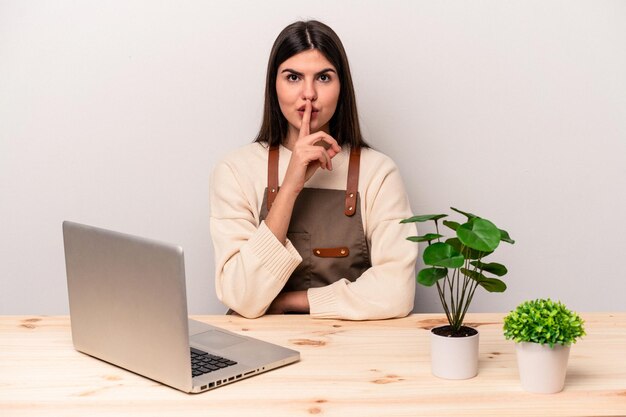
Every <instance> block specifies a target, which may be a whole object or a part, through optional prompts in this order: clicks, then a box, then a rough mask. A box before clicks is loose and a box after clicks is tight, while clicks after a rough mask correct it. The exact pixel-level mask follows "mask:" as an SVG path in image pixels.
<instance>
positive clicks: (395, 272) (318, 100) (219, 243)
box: [210, 21, 417, 320]
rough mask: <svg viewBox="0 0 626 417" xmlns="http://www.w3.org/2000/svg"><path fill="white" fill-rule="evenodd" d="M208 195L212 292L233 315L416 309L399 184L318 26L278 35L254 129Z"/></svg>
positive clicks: (334, 40) (374, 314) (379, 315)
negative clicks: (370, 137)
mask: <svg viewBox="0 0 626 417" xmlns="http://www.w3.org/2000/svg"><path fill="white" fill-rule="evenodd" d="M210 194H211V235H212V239H213V245H214V248H215V262H216V277H215V279H216V289H217V296H218V298H219V299H220V300H221V301H222V302H223V303H224V304H225V305H227V306H228V307H229V308H230V309H231V310H232V311H234V312H236V313H239V314H241V315H242V316H245V317H248V318H254V317H259V316H261V315H263V314H282V313H310V314H311V316H313V317H320V318H338V319H351V320H368V319H384V318H391V317H403V316H406V315H407V314H409V313H410V312H411V310H412V309H413V299H414V295H415V277H414V268H415V260H416V257H417V252H416V250H415V246H414V244H413V243H411V242H408V241H407V240H406V237H407V236H411V235H413V234H415V226H414V225H413V224H400V223H399V221H400V220H401V219H403V218H406V217H410V216H411V208H410V206H409V202H408V199H407V196H406V192H405V189H404V185H403V183H402V179H401V178H400V174H399V172H398V169H397V168H396V166H395V164H394V163H393V161H391V160H390V159H389V158H388V157H386V156H385V155H383V154H381V153H379V152H377V151H374V150H372V149H371V148H370V147H369V146H368V145H367V144H366V143H365V141H364V140H363V137H362V136H361V132H360V127H359V121H358V115H357V108H356V100H355V95H354V89H353V86H352V78H351V75H350V68H349V66H348V59H347V57H346V54H345V51H344V49H343V45H342V44H341V41H340V40H339V38H338V36H337V35H336V34H335V32H334V31H333V30H332V29H331V28H329V27H328V26H326V25H324V24H323V23H320V22H317V21H307V22H296V23H293V24H291V25H289V26H287V27H286V28H285V29H284V30H283V31H282V32H281V33H280V34H279V36H278V38H277V39H276V41H275V42H274V46H273V47H272V51H271V54H270V58H269V63H268V67H267V81H266V88H265V108H264V114H263V123H262V126H261V130H260V132H259V134H258V136H257V138H256V140H255V142H254V143H252V144H250V145H247V146H244V147H243V148H241V149H238V150H237V151H235V152H233V153H232V154H231V155H229V156H228V157H226V158H225V159H224V160H223V161H221V162H220V163H219V164H218V165H217V167H216V168H215V170H214V172H213V176H212V179H211V189H210Z"/></svg>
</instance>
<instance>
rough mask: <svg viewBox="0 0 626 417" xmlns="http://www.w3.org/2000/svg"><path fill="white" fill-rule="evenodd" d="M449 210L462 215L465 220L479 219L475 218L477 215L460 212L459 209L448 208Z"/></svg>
mask: <svg viewBox="0 0 626 417" xmlns="http://www.w3.org/2000/svg"><path fill="white" fill-rule="evenodd" d="M450 208H451V209H452V210H454V211H456V212H457V213H461V214H462V215H464V216H465V217H467V220H472V219H480V217H478V216H477V215H475V214H472V213H466V212H464V211H461V210H459V209H457V208H454V207H450Z"/></svg>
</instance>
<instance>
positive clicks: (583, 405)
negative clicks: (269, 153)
mask: <svg viewBox="0 0 626 417" xmlns="http://www.w3.org/2000/svg"><path fill="white" fill-rule="evenodd" d="M503 316H504V314H468V316H467V318H466V322H467V323H469V324H471V325H473V326H476V328H477V329H478V330H479V331H480V360H479V374H478V376H477V377H475V378H473V379H469V380H464V381H449V380H444V379H439V378H436V377H434V376H432V375H431V373H430V344H429V331H428V330H429V329H430V328H432V327H434V326H436V325H439V324H442V323H443V320H444V319H443V316H442V315H435V314H417V315H412V316H409V317H406V318H403V319H397V320H383V321H370V322H348V321H338V320H315V319H312V318H310V317H309V316H266V317H262V318H260V319H256V320H247V319H244V318H241V317H234V316H194V317H193V318H195V319H196V320H200V321H205V322H208V323H211V324H214V325H217V326H220V327H223V328H226V329H228V330H231V331H234V332H237V333H242V334H246V335H249V336H253V337H256V338H259V339H262V340H266V341H269V342H272V343H276V344H280V345H283V346H287V347H290V348H293V349H296V350H298V351H300V353H301V356H302V360H301V361H300V362H298V363H295V364H292V365H288V366H286V367H283V368H279V369H277V370H273V371H271V372H267V373H264V374H260V375H258V376H255V377H252V378H249V379H245V380H241V381H239V382H236V383H233V384H230V385H226V386H224V387H221V388H218V389H216V390H213V391H208V392H204V393H201V394H185V393H182V392H179V391H177V390H175V389H172V388H169V387H167V386H164V385H161V384H159V383H156V382H154V381H151V380H149V379H146V378H143V377H141V376H139V375H136V374H133V373H131V372H128V371H125V370H123V369H120V368H117V367H115V366H112V365H110V364H107V363H105V362H102V361H100V360H97V359H94V358H92V357H90V356H87V355H84V354H82V353H79V352H76V351H75V350H74V349H73V346H72V340H71V333H70V322H69V318H68V317H42V316H39V317H26V316H4V317H0V416H2V417H13V416H44V415H46V416H47V415H49V416H65V417H67V416H81V417H83V416H86V415H88V416H124V415H134V416H220V417H225V416H257V415H258V416H289V417H293V416H311V415H322V416H359V417H362V416H418V415H419V416H429V415H433V416H434V415H437V416H473V415H476V416H516V415H519V416H626V313H587V314H584V313H582V314H581V316H582V317H583V318H584V319H585V322H586V323H585V326H586V331H587V336H586V337H585V338H583V339H582V340H580V341H579V342H578V343H576V344H574V345H573V347H572V351H571V356H570V362H569V367H568V375H567V380H566V383H565V389H564V391H563V392H561V393H558V394H552V395H545V394H543V395H542V394H531V393H528V392H525V391H523V390H522V388H521V386H520V383H519V378H518V373H517V364H516V359H515V347H514V344H513V342H510V341H506V340H505V339H504V337H503V336H502V318H503Z"/></svg>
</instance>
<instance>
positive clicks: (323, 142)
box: [281, 100, 341, 195]
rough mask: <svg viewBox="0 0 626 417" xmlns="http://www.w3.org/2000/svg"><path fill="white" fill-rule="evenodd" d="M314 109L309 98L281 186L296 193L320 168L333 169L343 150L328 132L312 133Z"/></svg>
mask: <svg viewBox="0 0 626 417" xmlns="http://www.w3.org/2000/svg"><path fill="white" fill-rule="evenodd" d="M312 109H313V105H312V104H311V102H310V101H309V100H307V101H306V103H305V108H304V115H303V116H302V124H301V125H300V132H299V135H298V140H296V142H295V144H294V145H293V149H292V151H291V159H290V160H289V165H288V167H287V173H286V174H285V178H284V180H283V183H282V185H281V188H284V189H286V190H287V191H291V192H293V193H295V194H296V195H297V194H299V193H300V191H302V189H303V188H304V184H305V183H306V182H307V181H308V180H309V179H310V178H311V177H312V176H313V174H314V173H315V171H317V170H318V169H319V168H321V169H328V170H332V169H333V164H332V159H333V158H334V157H335V155H337V154H338V153H339V152H341V147H339V144H337V141H336V140H335V139H334V138H333V137H332V136H330V135H329V134H328V133H326V132H323V131H319V132H315V133H313V134H311V112H312Z"/></svg>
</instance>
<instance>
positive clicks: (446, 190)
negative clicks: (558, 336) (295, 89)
mask: <svg viewBox="0 0 626 417" xmlns="http://www.w3.org/2000/svg"><path fill="white" fill-rule="evenodd" d="M303 18H305V19H306V18H317V19H319V20H321V21H324V22H326V23H327V24H329V25H330V26H331V27H333V28H334V29H335V31H336V32H337V33H338V34H339V36H340V37H341V38H342V40H343V42H344V45H345V47H346V50H347V52H348V56H349V59H350V64H351V67H352V73H353V77H354V82H355V88H356V93H357V100H358V104H359V111H360V117H361V122H362V126H363V128H364V131H365V134H366V139H367V140H368V141H369V142H370V143H371V144H372V145H373V146H374V147H375V148H377V149H378V150H380V151H382V152H384V153H387V154H388V155H390V156H391V157H392V158H393V159H394V160H395V161H396V163H397V164H398V166H399V168H400V170H401V172H402V174H403V177H404V178H405V182H406V186H407V189H408V193H409V196H410V199H411V202H412V207H413V210H414V212H415V213H433V212H441V211H445V210H447V208H448V207H449V206H451V205H453V206H456V207H459V208H461V209H464V210H467V211H471V212H474V213H476V214H479V215H481V216H484V217H487V218H489V219H491V220H492V221H494V222H495V223H496V224H497V225H498V226H499V227H501V228H504V229H507V230H508V231H509V232H510V233H511V236H512V237H513V238H515V239H516V240H517V243H516V244H515V245H514V246H509V245H505V246H504V247H503V249H502V250H501V253H500V254H498V253H496V255H494V257H493V258H494V259H493V260H494V261H498V260H499V261H500V262H503V263H505V264H506V265H507V266H508V267H509V270H510V273H509V275H508V276H507V277H506V282H507V284H508V290H507V292H505V293H503V294H487V293H480V294H478V292H477V297H476V298H475V300H474V304H473V307H472V309H471V311H508V310H510V309H512V308H513V307H514V306H515V305H516V304H517V303H519V302H520V301H522V300H524V299H528V298H537V297H552V298H555V299H560V300H562V301H563V302H565V303H566V304H567V305H568V306H569V307H570V308H574V309H577V310H580V311H611V310H615V311H617V310H621V311H624V310H625V309H626V302H625V301H624V299H625V294H626V283H625V282H626V275H625V274H624V267H623V263H622V261H624V260H625V258H626V237H625V236H626V227H625V226H624V224H625V220H624V216H625V215H626V191H625V190H626V2H623V1H543V0H542V1H523V2H522V1H500V0H493V1H385V2H383V1H324V0H320V1H315V2H306V3H302V2H292V1H282V0H281V1H277V0H276V1H252V0H251V1H227V2H226V1H171V2H155V1H150V0H136V1H106V2H105V1H100V0H97V1H96V0H86V1H76V2H73V1H11V0H9V1H6V0H0V256H1V258H0V279H1V289H0V314H67V313H68V304H67V293H66V292H67V288H66V284H65V266H64V258H63V248H62V235H61V222H62V220H65V219H70V220H74V221H79V222H84V223H88V224H94V225H97V226H102V227H107V228H112V229H114V230H119V231H123V232H128V233H133V234H138V235H142V236H146V237H150V238H155V239H159V240H164V241H168V242H172V243H177V244H180V245H182V246H183V247H184V248H185V256H186V266H187V281H188V297H189V310H190V312H191V313H196V314H198V313H221V312H223V311H225V308H224V307H223V306H222V305H221V304H220V303H219V301H218V300H217V299H216V297H215V290H214V279H213V275H214V273H213V268H214V262H213V254H212V246H211V240H210V236H209V221H208V220H209V206H208V180H209V175H210V172H211V170H212V168H213V166H214V165H215V163H216V161H218V160H219V159H220V158H221V157H222V156H223V155H224V154H225V153H227V152H229V151H230V150H232V149H234V148H236V147H239V146H241V145H244V144H246V143H249V142H250V141H251V140H252V139H253V137H254V136H255V134H256V133H257V130H258V128H259V126H260V118H261V112H262V103H263V89H264V80H265V68H266V64H267V58H268V54H269V51H270V48H271V45H272V43H273V41H274V39H275V37H276V36H277V35H278V33H279V32H280V30H281V29H282V28H283V27H285V26H286V25H287V24H289V23H291V22H293V21H295V20H299V19H303ZM448 211H449V210H448ZM422 231H426V230H425V229H422ZM416 311H418V312H427V311H434V312H440V311H441V308H440V306H439V301H438V298H437V296H436V293H435V292H434V291H433V289H432V288H430V289H426V288H424V287H418V293H417V296H416Z"/></svg>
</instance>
